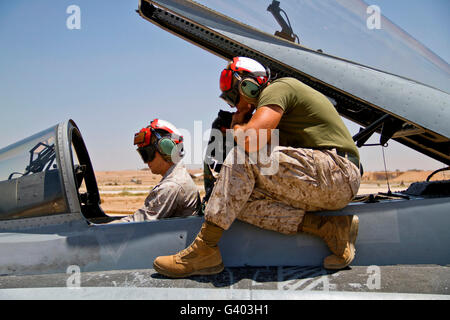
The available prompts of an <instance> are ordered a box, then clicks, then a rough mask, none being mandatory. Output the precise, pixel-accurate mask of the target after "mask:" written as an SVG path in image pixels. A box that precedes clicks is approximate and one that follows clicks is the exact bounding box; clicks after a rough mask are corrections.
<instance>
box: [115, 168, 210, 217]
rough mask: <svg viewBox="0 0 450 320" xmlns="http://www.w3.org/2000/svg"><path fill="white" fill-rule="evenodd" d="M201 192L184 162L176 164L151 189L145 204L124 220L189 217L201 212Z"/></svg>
mask: <svg viewBox="0 0 450 320" xmlns="http://www.w3.org/2000/svg"><path fill="white" fill-rule="evenodd" d="M200 209H201V204H200V194H199V192H198V189H197V186H196V185H195V183H194V181H193V180H192V178H191V176H190V175H189V173H188V172H187V170H186V168H185V166H184V165H183V163H182V162H179V163H178V164H174V165H173V166H172V167H170V169H169V170H168V171H167V172H166V174H165V175H164V176H163V178H162V179H161V181H160V182H159V183H158V184H157V185H156V186H155V187H154V188H153V189H152V190H151V191H150V193H149V195H148V196H147V198H146V199H145V203H144V206H143V207H142V208H140V209H138V210H137V211H136V212H135V213H134V214H133V215H130V216H128V217H125V218H123V219H121V220H120V221H122V222H125V221H126V222H141V221H146V220H156V219H165V218H173V217H187V216H192V215H196V214H198V213H199V212H200Z"/></svg>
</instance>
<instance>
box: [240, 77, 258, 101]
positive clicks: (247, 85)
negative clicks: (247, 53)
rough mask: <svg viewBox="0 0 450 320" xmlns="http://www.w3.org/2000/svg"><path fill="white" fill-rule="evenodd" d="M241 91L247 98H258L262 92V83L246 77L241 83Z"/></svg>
mask: <svg viewBox="0 0 450 320" xmlns="http://www.w3.org/2000/svg"><path fill="white" fill-rule="evenodd" d="M239 92H240V93H241V94H242V95H244V96H245V97H247V98H251V99H256V98H257V97H258V96H259V93H260V92H261V85H260V84H259V83H258V82H257V81H256V80H254V79H252V78H245V79H243V80H242V81H241V82H240V83H239Z"/></svg>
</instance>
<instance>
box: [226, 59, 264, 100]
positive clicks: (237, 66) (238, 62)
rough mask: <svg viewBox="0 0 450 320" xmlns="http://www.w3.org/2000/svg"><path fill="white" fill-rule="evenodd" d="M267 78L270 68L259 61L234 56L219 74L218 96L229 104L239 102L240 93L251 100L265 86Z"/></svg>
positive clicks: (255, 97) (254, 98)
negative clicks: (219, 91)
mask: <svg viewBox="0 0 450 320" xmlns="http://www.w3.org/2000/svg"><path fill="white" fill-rule="evenodd" d="M241 75H242V76H241ZM269 79H270V70H269V69H267V68H264V66H262V65H261V64H260V63H259V62H257V61H255V60H253V59H250V58H245V57H235V58H233V61H231V62H230V63H229V64H228V66H227V68H226V69H224V70H222V72H221V74H220V90H221V91H222V94H221V95H220V97H221V98H222V99H224V100H225V101H226V102H227V103H228V104H230V105H231V106H236V105H237V104H238V103H239V98H240V94H241V95H243V96H244V97H246V98H247V100H250V101H252V102H253V101H254V100H256V99H257V97H258V96H259V94H260V92H261V90H262V89H263V88H265V87H266V86H267V84H268V82H269Z"/></svg>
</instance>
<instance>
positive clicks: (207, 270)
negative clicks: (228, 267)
mask: <svg viewBox="0 0 450 320" xmlns="http://www.w3.org/2000/svg"><path fill="white" fill-rule="evenodd" d="M153 268H154V269H155V270H156V271H157V272H158V273H160V274H162V275H164V276H166V277H170V278H186V277H190V276H205V275H213V274H218V273H221V272H222V271H223V269H225V266H224V265H223V263H221V264H219V265H217V266H214V267H209V268H204V269H201V270H195V271H192V272H190V273H183V274H176V273H171V272H168V271H167V270H164V269H163V268H160V267H159V266H158V265H157V264H155V263H153Z"/></svg>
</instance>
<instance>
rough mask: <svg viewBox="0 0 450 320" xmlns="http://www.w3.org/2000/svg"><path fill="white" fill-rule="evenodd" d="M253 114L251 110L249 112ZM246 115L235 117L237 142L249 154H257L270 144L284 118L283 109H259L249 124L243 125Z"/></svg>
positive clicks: (264, 107) (265, 107)
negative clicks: (272, 134)
mask: <svg viewBox="0 0 450 320" xmlns="http://www.w3.org/2000/svg"><path fill="white" fill-rule="evenodd" d="M248 112H251V110H248ZM245 115H246V113H241V112H240V113H236V114H235V116H233V123H234V124H233V128H232V129H234V136H235V139H236V142H237V143H238V144H239V145H240V146H241V147H243V148H245V151H247V152H255V151H258V150H260V149H261V148H263V147H264V146H265V145H267V144H268V143H270V139H271V133H272V130H274V129H276V128H277V126H278V124H279V123H280V120H281V117H282V116H283V109H282V108H281V107H279V106H277V105H268V106H262V107H259V108H258V109H257V110H256V111H255V113H254V114H253V116H252V117H251V119H250V121H249V122H248V123H243V121H244V118H245Z"/></svg>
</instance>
